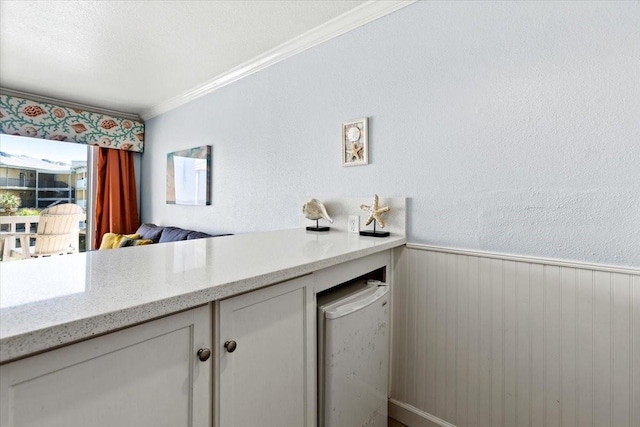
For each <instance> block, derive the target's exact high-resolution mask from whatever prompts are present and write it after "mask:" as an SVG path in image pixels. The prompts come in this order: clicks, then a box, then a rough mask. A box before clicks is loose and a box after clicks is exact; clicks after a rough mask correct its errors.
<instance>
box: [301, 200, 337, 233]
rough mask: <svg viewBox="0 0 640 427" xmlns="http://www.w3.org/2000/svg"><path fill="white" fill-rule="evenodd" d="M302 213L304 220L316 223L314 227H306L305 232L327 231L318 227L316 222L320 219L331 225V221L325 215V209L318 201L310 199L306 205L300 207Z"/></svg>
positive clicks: (325, 228)
mask: <svg viewBox="0 0 640 427" xmlns="http://www.w3.org/2000/svg"><path fill="white" fill-rule="evenodd" d="M302 213H303V214H304V216H305V218H308V219H311V220H315V222H316V225H315V226H309V227H307V230H309V231H329V227H326V226H325V227H320V226H319V225H318V221H319V220H320V218H324V219H326V220H327V221H329V222H331V223H333V220H332V219H331V217H330V216H329V214H328V213H327V208H325V207H324V205H323V204H322V202H321V201H320V200H318V199H311V200H309V201H308V202H307V203H305V204H304V205H302Z"/></svg>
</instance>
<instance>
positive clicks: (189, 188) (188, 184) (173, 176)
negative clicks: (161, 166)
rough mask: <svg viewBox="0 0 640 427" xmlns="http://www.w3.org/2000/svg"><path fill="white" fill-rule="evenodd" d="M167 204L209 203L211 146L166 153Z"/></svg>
mask: <svg viewBox="0 0 640 427" xmlns="http://www.w3.org/2000/svg"><path fill="white" fill-rule="evenodd" d="M167 204H172V205H192V206H193V205H198V206H204V205H210V204H211V146H210V145H203V146H201V147H195V148H190V149H188V150H181V151H175V152H173V153H169V154H167Z"/></svg>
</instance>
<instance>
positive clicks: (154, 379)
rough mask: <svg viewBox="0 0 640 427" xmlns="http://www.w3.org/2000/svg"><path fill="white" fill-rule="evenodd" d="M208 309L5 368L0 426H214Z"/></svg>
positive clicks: (0, 381) (1, 372)
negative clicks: (203, 351)
mask: <svg viewBox="0 0 640 427" xmlns="http://www.w3.org/2000/svg"><path fill="white" fill-rule="evenodd" d="M200 348H211V312H210V307H209V306H203V307H199V308H195V309H192V310H189V311H185V312H182V313H178V314H175V315H172V316H169V317H165V318H162V319H158V320H154V321H151V322H148V323H144V324H141V325H138V326H134V327H131V328H128V329H124V330H121V331H118V332H114V333H110V334H107V335H104V336H101V337H97V338H93V339H90V340H87V341H83V342H80V343H77V344H74V345H70V346H67V347H63V348H60V349H58V350H53V351H50V352H47V353H43V354H40V355H37V356H33V357H29V358H27V359H23V360H19V361H16V362H12V363H9V364H6V365H2V366H0V426H1V427H38V426H46V427H76V426H78V427H80V426H82V427H85V426H88V425H91V426H92V427H113V426H166V427H182V426H185V427H187V426H193V427H209V426H210V425H211V400H212V396H211V364H212V359H213V358H210V359H209V360H207V361H205V362H202V361H200V360H199V358H198V356H197V354H196V353H197V351H198V349H200Z"/></svg>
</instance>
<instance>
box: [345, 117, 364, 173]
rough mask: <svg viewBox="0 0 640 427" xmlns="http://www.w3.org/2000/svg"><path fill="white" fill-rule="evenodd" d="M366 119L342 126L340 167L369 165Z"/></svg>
mask: <svg viewBox="0 0 640 427" xmlns="http://www.w3.org/2000/svg"><path fill="white" fill-rule="evenodd" d="M368 134H369V132H368V129H367V118H366V117H363V118H361V119H358V120H353V121H350V122H346V123H343V124H342V166H358V165H366V164H369V135H368Z"/></svg>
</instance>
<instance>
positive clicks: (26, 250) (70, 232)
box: [11, 203, 83, 258]
mask: <svg viewBox="0 0 640 427" xmlns="http://www.w3.org/2000/svg"><path fill="white" fill-rule="evenodd" d="M82 214H83V212H82V208H81V207H80V206H78V205H75V204H73V203H67V204H62V205H56V206H52V207H50V208H47V209H45V210H43V211H42V212H40V219H39V221H38V229H37V231H36V232H35V233H24V235H23V236H16V237H22V238H21V242H22V243H21V246H22V248H20V249H12V250H11V257H12V258H13V257H14V254H15V255H17V256H16V257H17V258H39V257H45V256H52V255H64V254H69V253H74V252H77V251H78V233H79V223H80V219H81V217H82ZM31 238H35V246H29V245H28V244H26V245H25V244H24V242H27V243H28V242H29V241H30V240H31Z"/></svg>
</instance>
